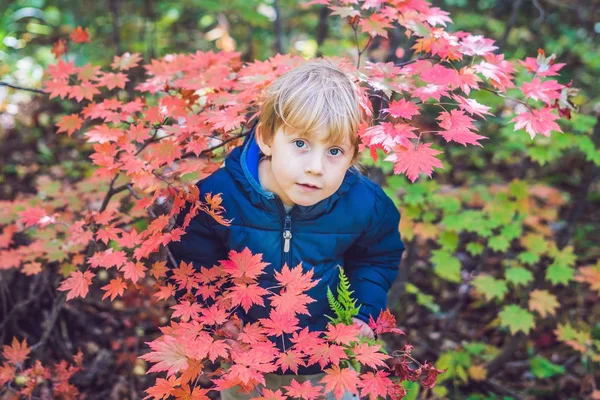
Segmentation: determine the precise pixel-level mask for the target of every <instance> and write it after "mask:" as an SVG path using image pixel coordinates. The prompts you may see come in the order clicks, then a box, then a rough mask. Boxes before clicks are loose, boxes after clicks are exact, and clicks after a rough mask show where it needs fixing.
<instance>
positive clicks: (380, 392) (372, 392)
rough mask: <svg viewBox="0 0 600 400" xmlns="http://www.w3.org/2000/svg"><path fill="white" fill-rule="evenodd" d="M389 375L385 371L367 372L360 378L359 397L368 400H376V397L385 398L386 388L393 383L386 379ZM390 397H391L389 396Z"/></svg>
mask: <svg viewBox="0 0 600 400" xmlns="http://www.w3.org/2000/svg"><path fill="white" fill-rule="evenodd" d="M388 376H389V373H388V372H385V371H376V372H375V373H373V372H367V373H364V374H362V375H361V376H360V377H361V379H362V381H361V382H360V386H361V387H362V389H361V391H360V397H361V398H362V397H366V396H367V395H368V396H369V400H376V399H377V398H378V397H381V398H384V399H385V398H387V395H388V388H390V387H392V386H393V382H392V380H391V379H390V378H388ZM390 397H391V396H390Z"/></svg>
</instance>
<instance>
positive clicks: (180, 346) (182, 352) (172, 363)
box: [140, 335, 188, 378]
mask: <svg viewBox="0 0 600 400" xmlns="http://www.w3.org/2000/svg"><path fill="white" fill-rule="evenodd" d="M146 344H147V345H149V346H150V348H151V349H152V350H153V351H151V352H149V353H147V354H144V355H142V356H140V358H141V359H143V360H146V361H150V362H155V363H156V364H154V365H153V366H152V368H150V369H149V370H148V372H161V371H167V378H168V377H170V376H171V375H174V374H176V373H177V372H179V371H183V370H186V369H187V368H188V361H187V354H186V353H187V346H186V344H185V342H184V341H182V340H180V339H179V338H176V337H173V336H170V335H164V336H160V337H159V338H158V339H156V340H153V341H152V342H146Z"/></svg>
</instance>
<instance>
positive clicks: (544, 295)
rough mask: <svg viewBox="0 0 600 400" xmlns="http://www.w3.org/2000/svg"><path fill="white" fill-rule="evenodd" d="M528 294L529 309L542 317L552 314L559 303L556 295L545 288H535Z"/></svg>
mask: <svg viewBox="0 0 600 400" xmlns="http://www.w3.org/2000/svg"><path fill="white" fill-rule="evenodd" d="M529 296H530V297H529V303H528V305H529V309H530V310H531V311H537V312H538V313H539V314H540V316H541V317H542V318H546V316H547V315H554V314H555V313H556V309H557V308H558V306H559V305H560V304H559V303H558V300H557V299H556V296H554V295H553V294H552V293H550V292H548V291H547V290H538V289H536V290H533V291H532V292H531V293H529Z"/></svg>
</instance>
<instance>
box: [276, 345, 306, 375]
mask: <svg viewBox="0 0 600 400" xmlns="http://www.w3.org/2000/svg"><path fill="white" fill-rule="evenodd" d="M302 357H303V354H302V353H301V352H299V351H296V350H293V349H288V350H287V351H285V352H284V353H281V354H279V357H278V358H277V361H276V364H277V365H279V366H280V367H281V371H282V372H285V371H287V370H288V369H289V370H291V371H294V373H296V374H298V366H306V364H305V363H304V361H303V360H302Z"/></svg>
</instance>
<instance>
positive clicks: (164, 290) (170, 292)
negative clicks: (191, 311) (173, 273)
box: [154, 283, 175, 300]
mask: <svg viewBox="0 0 600 400" xmlns="http://www.w3.org/2000/svg"><path fill="white" fill-rule="evenodd" d="M154 295H155V296H156V297H157V298H158V299H159V300H167V299H168V298H169V297H171V296H175V285H173V284H170V283H167V284H166V285H164V286H159V288H158V291H157V292H156V293H154Z"/></svg>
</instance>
